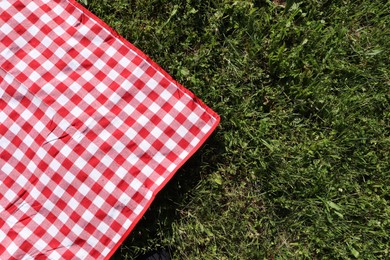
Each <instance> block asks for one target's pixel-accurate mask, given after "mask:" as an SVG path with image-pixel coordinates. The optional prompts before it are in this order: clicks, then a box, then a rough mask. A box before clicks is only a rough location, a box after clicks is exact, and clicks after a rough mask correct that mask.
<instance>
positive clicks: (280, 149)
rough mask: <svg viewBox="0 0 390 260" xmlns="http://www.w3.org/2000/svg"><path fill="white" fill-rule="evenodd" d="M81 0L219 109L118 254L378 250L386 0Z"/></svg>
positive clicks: (386, 87) (349, 255)
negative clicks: (207, 133)
mask: <svg viewBox="0 0 390 260" xmlns="http://www.w3.org/2000/svg"><path fill="white" fill-rule="evenodd" d="M81 2H87V5H86V6H87V8H88V9H90V10H91V11H92V12H93V13H95V14H96V15H97V16H99V17H100V18H102V19H103V20H104V21H105V22H106V23H108V24H109V25H110V26H112V27H113V28H114V29H115V30H116V31H117V32H119V33H120V34H121V35H123V36H124V37H125V38H127V39H128V40H129V41H130V42H132V43H133V44H134V45H136V46H137V47H138V48H139V49H141V50H142V51H144V52H145V53H146V54H147V55H149V56H150V57H151V58H152V59H153V60H155V61H156V62H157V63H158V64H160V65H161V66H162V67H163V68H164V69H165V70H166V71H167V72H168V73H170V74H171V75H172V76H173V77H174V78H175V79H176V80H178V81H179V82H181V83H182V84H183V85H184V86H186V87H187V88H188V89H190V90H191V91H192V92H194V93H195V94H196V95H197V96H198V97H200V98H201V99H202V100H203V101H204V102H205V103H206V104H208V105H209V106H210V107H212V108H213V109H214V110H215V111H216V112H217V113H218V114H219V115H220V116H221V124H220V126H219V127H218V128H217V130H216V131H215V133H214V134H213V135H212V136H211V137H210V139H209V140H208V141H207V142H206V144H205V145H204V146H203V147H202V148H201V149H200V150H199V152H198V153H197V154H196V155H195V156H193V157H192V158H191V159H190V161H189V162H188V163H187V164H186V165H185V166H184V167H182V169H181V170H180V171H179V172H178V173H177V174H176V176H175V177H174V178H173V179H172V180H171V181H170V183H169V184H168V185H167V186H166V187H165V188H164V190H163V191H161V193H160V194H159V195H158V196H157V198H156V200H155V202H154V203H153V205H152V206H151V208H150V209H149V210H148V212H147V214H146V215H145V216H144V218H143V219H142V220H141V221H140V222H139V223H138V225H137V227H136V228H135V229H134V231H133V232H132V233H131V235H130V236H129V237H128V239H127V240H126V241H125V243H124V244H123V245H122V247H121V249H120V250H118V252H117V253H116V255H115V257H116V258H117V259H133V258H135V257H137V256H138V255H140V254H143V253H145V252H147V251H149V250H153V249H157V248H161V247H164V248H166V249H167V250H169V251H170V252H171V254H172V258H173V259H305V258H307V259H327V258H329V259H334V258H342V259H355V258H358V259H376V258H381V259H383V258H390V58H389V57H390V2H388V1H385V0H383V1H382V0H361V1H348V0H344V1H330V0H309V1H287V3H285V2H284V1H282V0H279V1H276V0H274V1H270V0H258V1H233V0H88V1H81ZM293 2H295V3H293Z"/></svg>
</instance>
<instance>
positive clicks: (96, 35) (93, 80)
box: [0, 0, 219, 259]
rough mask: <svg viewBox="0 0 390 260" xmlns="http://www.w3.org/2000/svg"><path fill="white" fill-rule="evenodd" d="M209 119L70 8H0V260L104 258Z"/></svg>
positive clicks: (59, 4) (55, 1)
mask: <svg viewBox="0 0 390 260" xmlns="http://www.w3.org/2000/svg"><path fill="white" fill-rule="evenodd" d="M218 122H219V117H218V115H217V114H216V113H215V112H213V111H212V110H211V109H210V108H208V107H207V106H206V105H205V104H203V103H202V102H201V101H200V100H199V99H197V98H196V97H195V96H194V95H193V94H192V93H191V92H190V91H188V90H187V89H185V88H184V87H182V86H181V85H180V84H178V83H177V82H175V81H174V80H173V79H172V78H171V77H170V76H169V75H168V74H167V73H166V72H164V71H163V70H162V69H161V68H160V67H159V66H158V65H157V64H155V63H154V62H153V61H151V60H150V59H149V58H148V57H147V56H146V55H145V54H143V53H142V52H141V51H139V50H138V49H137V48H135V47H134V46H133V45H131V44H130V43H129V42H127V41H126V40H125V39H123V38H122V37H121V36H119V35H117V34H116V33H115V32H114V31H113V30H111V29H110V28H109V27H108V26H107V25H106V24H104V23H103V22H102V21H101V20H99V19H98V18H97V17H95V16H94V15H93V14H91V13H90V12H89V11H87V10H86V9H84V8H83V7H82V6H81V5H79V4H78V3H76V2H75V1H73V0H36V1H35V0H34V1H15V0H0V259H107V258H109V257H110V256H111V255H112V254H113V253H114V251H115V250H116V249H117V248H118V246H119V245H120V244H121V243H122V242H123V240H124V239H125V237H126V236H127V235H128V234H129V233H130V232H131V230H132V228H133V227H134V225H135V224H136V223H137V221H138V220H139V219H140V218H141V217H142V215H143V213H144V212H145V211H146V209H147V208H148V207H149V205H150V203H151V202H152V200H153V198H154V196H155V195H156V193H157V192H158V191H159V190H160V189H161V188H162V187H163V186H164V185H165V183H166V182H167V181H168V180H169V179H170V178H171V177H172V176H173V174H174V173H175V172H176V171H177V170H178V168H179V167H180V166H181V165H183V163H184V162H185V161H186V160H187V159H188V158H189V157H190V156H191V155H192V154H193V153H194V152H195V151H196V150H197V149H198V148H199V147H200V146H201V145H202V143H203V142H204V141H205V140H206V139H207V137H208V136H209V135H210V134H211V132H212V131H213V130H214V129H215V127H216V126H217V125H218Z"/></svg>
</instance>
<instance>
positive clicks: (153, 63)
mask: <svg viewBox="0 0 390 260" xmlns="http://www.w3.org/2000/svg"><path fill="white" fill-rule="evenodd" d="M68 1H69V2H70V3H71V4H73V5H74V6H76V7H77V8H79V9H80V10H81V11H83V12H84V13H85V14H86V15H88V16H90V17H91V18H93V19H94V20H96V22H98V23H99V24H100V25H101V26H103V27H104V28H105V29H107V30H108V31H109V32H111V33H112V34H113V35H114V36H115V37H117V38H118V39H119V40H121V41H122V42H123V43H124V44H125V45H127V46H128V47H129V48H130V49H132V50H133V51H135V52H136V53H137V54H138V55H139V56H141V57H142V58H144V59H145V60H146V61H147V62H149V63H150V64H151V65H152V66H153V67H154V68H156V69H157V70H158V71H160V72H161V73H162V74H163V75H164V76H165V77H167V78H168V79H169V80H170V81H172V82H173V83H174V84H175V85H176V86H177V87H178V88H179V89H180V90H181V91H183V92H184V93H186V94H188V95H189V96H190V97H191V98H192V99H193V100H195V101H194V102H195V103H197V104H198V105H200V106H201V107H202V108H203V109H205V110H206V112H207V113H209V114H210V115H211V116H212V117H214V118H215V122H214V124H213V125H212V126H211V128H210V130H209V131H208V132H207V133H206V134H205V135H204V136H203V138H202V139H201V140H200V141H199V143H198V144H197V145H196V147H194V148H193V149H192V151H191V152H190V153H189V154H188V155H187V156H186V158H184V159H183V160H182V161H181V163H180V164H179V165H177V167H176V168H175V169H174V170H173V171H172V172H171V173H170V174H169V176H168V177H167V178H166V179H165V180H164V182H163V183H162V184H161V185H160V186H159V187H158V188H157V189H156V190H155V191H154V193H153V195H152V198H151V199H150V200H149V201H148V202H147V204H146V206H145V207H144V208H143V210H142V211H141V213H140V214H139V215H138V216H137V217H136V219H135V220H134V221H133V223H132V224H131V225H130V227H129V228H128V230H127V231H126V232H125V234H124V235H123V236H122V237H121V239H119V241H118V242H117V243H116V244H115V246H114V247H113V248H112V249H111V250H110V252H109V253H108V254H107V256H106V257H105V258H104V259H106V260H109V259H110V258H111V257H112V256H113V255H114V254H115V252H116V251H117V250H118V248H119V247H120V246H121V245H122V243H123V242H124V241H125V239H126V238H127V237H128V236H129V234H130V233H131V231H132V230H133V229H134V227H135V226H136V225H137V223H138V222H139V221H140V220H141V218H142V217H143V216H144V214H145V212H146V211H147V210H148V209H149V207H150V205H151V204H152V203H153V201H154V199H155V197H156V195H157V194H158V193H159V192H160V191H161V190H162V189H163V188H164V187H165V185H166V184H167V183H168V182H169V181H170V180H171V179H172V177H173V176H174V175H175V174H176V172H177V171H178V170H179V169H180V168H181V167H182V166H183V165H184V164H185V163H186V162H187V161H188V159H189V158H191V157H192V156H193V155H194V154H195V153H196V152H197V151H198V150H199V148H200V147H201V146H202V145H203V144H204V142H205V141H206V140H207V139H208V138H209V137H210V135H211V134H212V133H213V132H214V130H215V129H216V128H217V126H218V125H219V123H220V120H221V119H220V116H219V115H218V114H217V113H216V112H215V111H213V110H212V109H211V108H210V107H208V106H207V105H206V104H205V103H204V102H203V101H202V100H200V99H199V98H197V97H196V96H195V94H194V93H192V92H191V91H190V90H188V89H187V88H185V87H184V86H183V85H181V84H180V83H179V82H177V81H176V80H175V79H173V78H172V76H171V75H169V74H168V73H167V72H166V71H165V70H164V69H162V68H161V66H160V65H158V64H157V63H155V62H154V61H153V60H152V59H151V58H149V57H148V56H147V55H146V54H145V53H143V52H142V51H141V50H140V49H138V48H137V47H136V46H134V45H133V44H132V43H130V42H129V41H128V40H127V39H126V38H124V37H123V36H121V35H120V34H119V33H117V32H116V31H115V30H114V29H113V28H111V27H110V26H109V25H108V24H106V23H105V22H104V21H103V20H101V19H100V18H99V17H97V16H96V15H95V14H93V13H92V12H91V11H89V10H88V9H87V8H85V7H84V6H83V5H81V4H80V3H78V2H77V1H76V0H68Z"/></svg>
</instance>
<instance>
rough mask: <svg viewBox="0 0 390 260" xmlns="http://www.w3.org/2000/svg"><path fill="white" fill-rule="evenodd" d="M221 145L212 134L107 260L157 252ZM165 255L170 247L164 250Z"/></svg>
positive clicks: (131, 257)
mask: <svg viewBox="0 0 390 260" xmlns="http://www.w3.org/2000/svg"><path fill="white" fill-rule="evenodd" d="M223 149H224V146H223V144H222V142H221V141H220V140H218V138H217V137H216V135H215V134H212V135H211V136H210V137H209V139H208V140H207V141H206V142H205V144H204V145H203V146H202V147H201V148H200V149H199V150H198V151H197V152H196V153H195V154H194V155H193V156H192V157H191V158H190V159H189V160H188V161H187V162H186V163H185V164H184V165H183V166H182V167H181V168H180V169H179V170H178V172H177V173H176V174H175V175H174V176H173V177H172V179H171V180H170V181H169V182H168V183H167V184H166V186H165V187H164V188H163V189H162V190H161V191H160V192H159V193H158V194H157V196H156V197H155V199H154V201H153V203H152V205H151V206H150V207H149V209H148V210H147V211H146V213H145V215H144V216H143V217H142V219H141V220H140V221H139V222H138V224H137V225H136V227H135V228H134V229H133V231H132V232H131V233H130V235H129V236H128V237H127V238H126V240H125V241H124V243H123V244H122V246H121V247H120V248H119V249H118V250H117V251H116V253H115V254H114V255H113V256H112V257H111V259H112V260H119V259H121V260H122V259H143V258H142V255H143V254H144V253H146V252H142V251H139V250H137V248H138V249H148V250H149V251H152V250H158V249H159V247H161V245H160V246H159V244H160V243H161V242H160V241H161V240H162V239H163V236H164V234H169V233H170V232H171V226H172V223H174V222H175V221H176V220H178V219H180V217H181V216H180V208H182V207H183V205H185V204H186V199H188V198H189V196H191V192H192V191H193V190H194V189H195V188H196V186H197V185H198V184H199V183H200V181H201V180H202V179H203V178H206V176H207V175H208V174H210V173H211V172H212V171H213V170H215V167H216V165H217V162H218V161H220V160H221V158H222V157H221V156H220V154H221V152H220V151H221V150H223ZM165 249H166V250H168V251H169V252H172V251H174V248H165Z"/></svg>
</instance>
